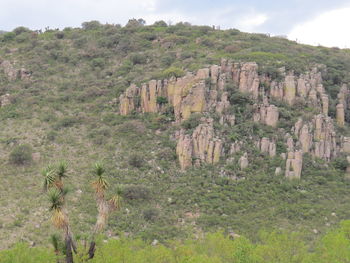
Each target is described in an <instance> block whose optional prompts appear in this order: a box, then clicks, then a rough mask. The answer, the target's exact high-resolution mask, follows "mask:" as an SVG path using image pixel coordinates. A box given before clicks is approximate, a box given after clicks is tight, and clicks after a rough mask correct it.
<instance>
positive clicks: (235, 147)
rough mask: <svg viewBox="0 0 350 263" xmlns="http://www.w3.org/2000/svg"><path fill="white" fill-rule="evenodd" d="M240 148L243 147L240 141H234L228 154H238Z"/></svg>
mask: <svg viewBox="0 0 350 263" xmlns="http://www.w3.org/2000/svg"><path fill="white" fill-rule="evenodd" d="M242 146H243V142H242V141H236V142H234V143H232V144H231V148H230V154H235V153H237V152H240V151H241V148H242Z"/></svg>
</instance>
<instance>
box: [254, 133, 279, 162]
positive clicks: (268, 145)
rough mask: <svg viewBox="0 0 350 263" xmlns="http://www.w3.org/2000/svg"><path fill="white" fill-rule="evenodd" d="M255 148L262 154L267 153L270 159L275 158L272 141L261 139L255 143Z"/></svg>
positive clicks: (274, 146) (273, 142)
mask: <svg viewBox="0 0 350 263" xmlns="http://www.w3.org/2000/svg"><path fill="white" fill-rule="evenodd" d="M256 146H257V148H258V149H260V151H261V152H263V153H268V154H269V156H270V157H274V156H276V143H275V141H274V140H270V139H269V138H266V137H263V138H261V140H259V141H257V142H256Z"/></svg>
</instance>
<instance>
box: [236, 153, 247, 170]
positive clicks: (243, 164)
mask: <svg viewBox="0 0 350 263" xmlns="http://www.w3.org/2000/svg"><path fill="white" fill-rule="evenodd" d="M238 164H239V167H240V168H241V170H244V169H246V168H247V167H248V165H249V161H248V154H247V153H244V154H243V155H242V156H241V158H239V160H238Z"/></svg>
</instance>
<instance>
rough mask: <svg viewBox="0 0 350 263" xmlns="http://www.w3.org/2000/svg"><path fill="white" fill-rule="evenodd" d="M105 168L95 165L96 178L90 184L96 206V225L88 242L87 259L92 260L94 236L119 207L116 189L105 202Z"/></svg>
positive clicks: (94, 244) (106, 185) (119, 192)
mask: <svg viewBox="0 0 350 263" xmlns="http://www.w3.org/2000/svg"><path fill="white" fill-rule="evenodd" d="M104 174H105V168H104V166H103V165H102V164H101V163H95V165H94V170H93V175H94V177H96V180H95V181H93V182H92V187H93V189H94V190H95V199H96V204H97V210H98V214H97V220H96V224H95V227H94V230H93V233H92V238H91V242H90V248H89V252H88V253H89V258H90V259H91V258H93V257H94V255H95V247H96V242H95V237H96V235H97V234H98V233H99V232H101V231H102V230H103V229H104V228H105V226H106V224H107V221H108V216H109V214H110V213H111V212H112V211H114V210H116V209H119V208H120V206H121V201H122V197H121V191H120V190H119V189H118V191H117V194H116V195H115V196H113V197H112V198H111V199H110V200H107V199H106V197H105V193H106V190H107V189H108V187H109V184H108V182H107V180H106V179H105V176H104Z"/></svg>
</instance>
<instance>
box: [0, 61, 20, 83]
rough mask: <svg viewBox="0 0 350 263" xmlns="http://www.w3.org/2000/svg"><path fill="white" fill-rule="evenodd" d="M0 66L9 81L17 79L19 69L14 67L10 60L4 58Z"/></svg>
mask: <svg viewBox="0 0 350 263" xmlns="http://www.w3.org/2000/svg"><path fill="white" fill-rule="evenodd" d="M0 67H1V68H2V70H3V71H4V73H5V75H6V77H7V79H8V81H14V80H16V79H17V76H18V70H16V69H15V68H14V66H13V65H12V64H11V62H10V61H8V60H4V61H2V62H1V64H0Z"/></svg>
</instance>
